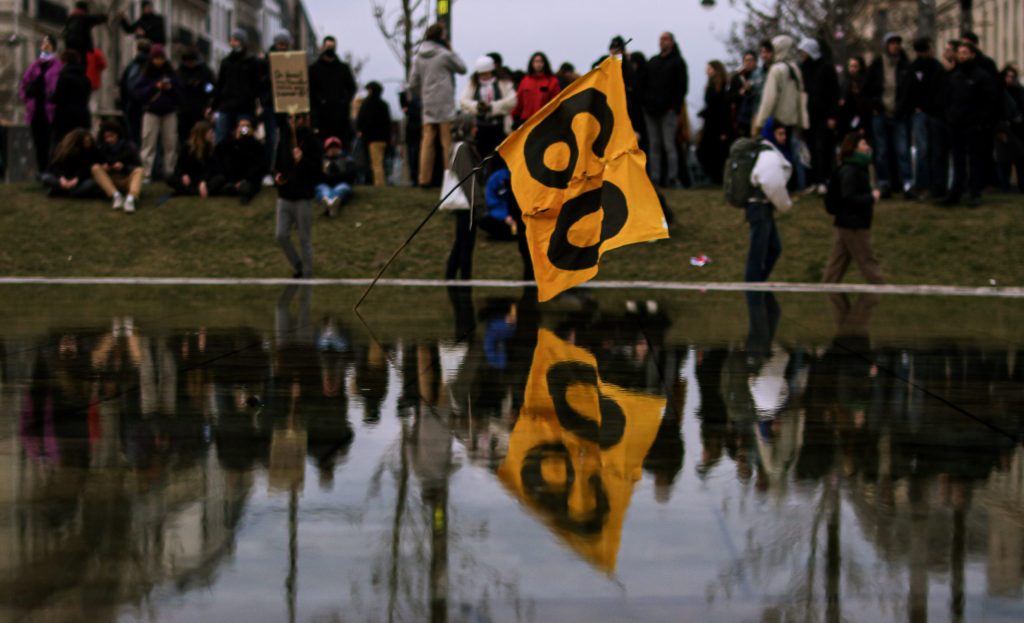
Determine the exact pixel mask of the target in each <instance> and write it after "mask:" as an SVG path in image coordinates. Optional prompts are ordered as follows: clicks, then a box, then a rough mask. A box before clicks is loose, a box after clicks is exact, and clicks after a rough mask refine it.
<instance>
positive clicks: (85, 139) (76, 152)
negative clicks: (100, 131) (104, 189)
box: [40, 128, 100, 198]
mask: <svg viewBox="0 0 1024 623" xmlns="http://www.w3.org/2000/svg"><path fill="white" fill-rule="evenodd" d="M97 157H98V154H97V151H96V140H95V139H94V138H93V137H92V134H89V131H88V130H86V129H84V128H76V129H74V130H71V131H70V132H68V133H67V134H66V135H65V136H64V138H63V139H61V141H60V143H57V146H56V147H55V148H54V150H53V160H52V161H51V162H50V166H49V167H48V168H47V169H46V172H45V173H43V174H42V175H41V176H40V179H41V181H42V182H43V185H44V186H46V187H47V188H49V189H50V196H51V197H75V198H82V197H98V196H100V193H99V187H98V186H97V185H96V181H95V180H93V178H92V166H93V165H94V164H96V159H97Z"/></svg>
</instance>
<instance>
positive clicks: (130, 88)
mask: <svg viewBox="0 0 1024 623" xmlns="http://www.w3.org/2000/svg"><path fill="white" fill-rule="evenodd" d="M151 47H152V43H151V42H150V41H149V39H137V40H136V41H135V57H134V58H132V60H131V62H130V63H128V66H127V67H125V68H124V71H123V72H121V79H120V81H119V82H118V83H117V89H118V104H119V106H118V107H119V108H120V109H121V112H123V113H124V120H125V130H127V132H128V139H129V140H131V141H132V142H133V143H141V142H142V104H143V102H141V101H139V99H138V98H137V97H136V96H135V83H136V82H138V80H139V76H141V75H142V72H143V71H144V70H145V69H146V65H148V64H149V50H150V48H151Z"/></svg>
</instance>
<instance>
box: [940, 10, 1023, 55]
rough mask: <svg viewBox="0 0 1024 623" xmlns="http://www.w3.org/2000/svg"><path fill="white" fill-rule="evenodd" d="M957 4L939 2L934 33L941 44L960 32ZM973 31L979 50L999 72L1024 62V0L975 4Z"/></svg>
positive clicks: (959, 11)
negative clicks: (991, 60)
mask: <svg viewBox="0 0 1024 623" xmlns="http://www.w3.org/2000/svg"><path fill="white" fill-rule="evenodd" d="M960 4H961V3H960V0H939V1H938V10H937V20H936V22H937V29H936V30H937V31H938V33H939V34H938V39H939V40H940V41H947V40H951V39H956V38H957V35H958V34H959V32H960V23H961V9H960ZM971 13H972V20H971V21H972V30H973V31H974V32H976V33H977V34H978V37H979V38H980V39H981V41H980V45H981V49H982V50H983V51H984V52H985V54H987V55H989V56H991V57H992V59H993V60H995V62H996V65H998V66H999V68H1000V69H1002V68H1003V66H1004V65H1006V64H1007V63H1017V64H1018V66H1019V65H1020V63H1022V62H1024V0H974V9H973V11H972V12H971Z"/></svg>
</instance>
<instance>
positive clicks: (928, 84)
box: [908, 37, 945, 193]
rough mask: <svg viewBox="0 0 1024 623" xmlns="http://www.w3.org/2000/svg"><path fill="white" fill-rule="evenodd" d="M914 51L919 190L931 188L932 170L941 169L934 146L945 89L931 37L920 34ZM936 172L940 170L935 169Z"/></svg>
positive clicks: (913, 124) (912, 75)
mask: <svg viewBox="0 0 1024 623" xmlns="http://www.w3.org/2000/svg"><path fill="white" fill-rule="evenodd" d="M914 52H915V53H916V55H917V58H915V59H914V62H913V63H911V64H910V95H909V96H908V97H909V99H910V103H909V106H910V110H911V132H912V140H913V144H914V151H915V159H914V189H915V190H916V191H917V192H925V193H926V192H928V191H929V190H931V189H932V188H934V187H935V186H936V185H937V184H936V183H934V182H933V181H932V171H936V170H937V169H941V167H942V163H940V162H936V160H935V155H934V154H935V152H938V151H940V150H938V149H933V147H934V146H935V145H934V144H935V143H937V142H938V141H939V140H940V138H939V133H940V132H941V128H940V127H939V124H940V123H941V118H942V115H943V113H944V112H945V111H944V109H943V101H944V96H945V93H944V89H943V88H942V83H943V79H944V75H943V74H944V70H943V68H942V63H940V62H939V61H938V60H937V59H936V58H935V52H934V48H933V47H932V41H931V39H929V38H927V37H921V38H919V39H917V40H915V41H914ZM935 175H936V176H940V175H941V173H940V172H938V171H936V173H935Z"/></svg>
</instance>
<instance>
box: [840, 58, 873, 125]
mask: <svg viewBox="0 0 1024 623" xmlns="http://www.w3.org/2000/svg"><path fill="white" fill-rule="evenodd" d="M866 83H867V63H865V62H864V58H863V57H861V56H853V57H851V58H850V60H848V61H847V62H846V75H845V80H844V82H843V86H842V93H843V95H842V99H841V100H839V132H840V134H841V135H842V136H846V135H847V134H849V133H850V132H860V133H861V134H867V133H869V132H870V131H871V101H870V100H869V99H868V97H867V93H866V92H865V84H866Z"/></svg>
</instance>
